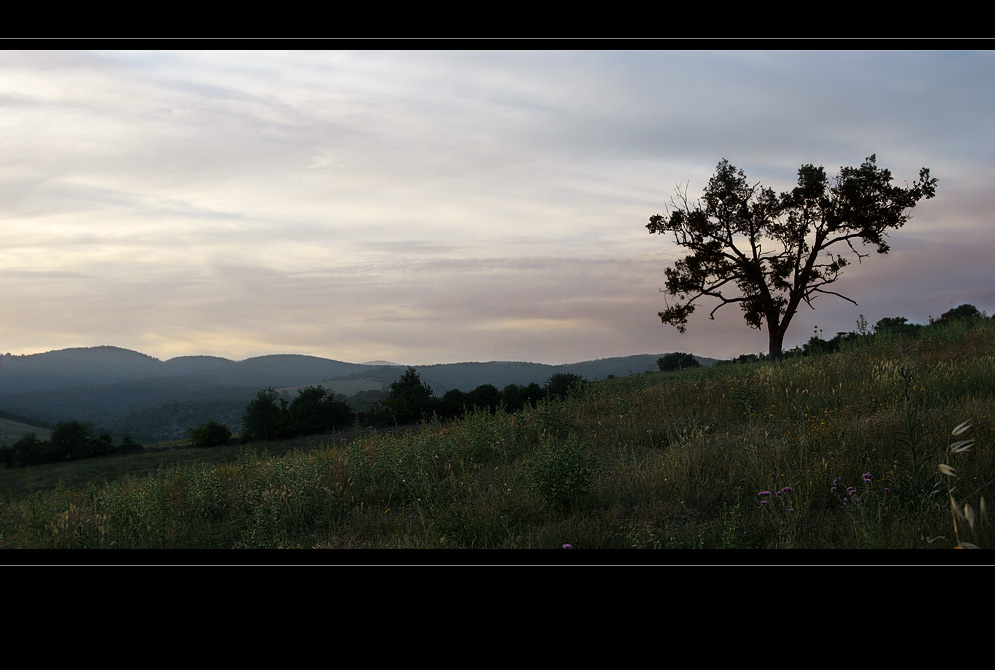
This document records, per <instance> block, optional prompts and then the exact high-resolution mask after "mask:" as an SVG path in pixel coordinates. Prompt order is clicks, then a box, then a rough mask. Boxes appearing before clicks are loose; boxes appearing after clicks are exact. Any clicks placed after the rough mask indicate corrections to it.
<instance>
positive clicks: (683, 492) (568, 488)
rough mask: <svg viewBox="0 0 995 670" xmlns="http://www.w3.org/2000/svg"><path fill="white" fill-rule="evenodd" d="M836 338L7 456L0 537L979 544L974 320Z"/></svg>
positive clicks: (617, 544)
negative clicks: (402, 420)
mask: <svg viewBox="0 0 995 670" xmlns="http://www.w3.org/2000/svg"><path fill="white" fill-rule="evenodd" d="M844 344H846V345H847V346H844V347H841V349H840V351H839V352H837V353H826V354H823V355H818V356H815V355H812V356H801V355H799V356H795V357H789V358H785V359H784V360H782V361H778V362H771V361H763V360H761V361H755V362H752V363H749V364H742V365H725V366H706V367H702V368H701V369H699V370H696V371H695V372H694V373H693V374H680V375H673V374H656V373H650V374H638V375H632V376H629V377H620V378H616V379H610V380H605V381H600V382H598V381H595V382H588V383H587V384H586V387H585V391H584V392H583V393H573V394H568V396H567V398H565V399H550V398H547V399H545V400H543V401H542V402H540V403H538V404H537V405H536V406H535V407H533V406H531V405H529V404H525V405H523V406H522V407H521V408H520V409H518V410H517V411H509V410H508V409H507V408H505V407H499V408H498V409H497V410H494V411H491V410H489V409H478V410H475V411H470V412H468V413H465V414H464V415H463V416H462V417H461V418H459V419H457V420H454V421H444V422H427V423H426V422H423V423H421V424H419V425H412V426H406V427H404V428H403V429H401V430H396V431H395V430H391V432H390V433H386V432H378V431H376V430H370V429H363V430H362V431H359V430H357V432H356V433H355V434H352V435H351V442H349V444H347V445H345V444H343V443H342V441H341V440H342V438H343V437H345V435H336V436H334V437H330V438H328V439H327V440H326V439H319V438H314V439H309V440H307V441H305V440H303V439H300V438H299V439H297V440H294V441H287V442H270V443H268V444H267V445H265V449H266V451H265V452H262V453H260V452H259V451H255V450H253V449H251V448H246V447H244V446H243V447H239V446H236V445H233V446H229V447H224V448H218V449H213V450H210V451H207V452H204V451H202V450H201V451H198V452H197V457H198V458H199V459H200V460H201V461H203V462H200V463H197V464H195V465H190V466H183V467H165V466H163V465H161V463H162V462H161V461H153V462H150V461H149V460H148V458H146V457H148V456H151V455H152V454H135V455H133V456H129V457H123V458H121V459H120V460H118V459H114V462H112V463H107V465H106V468H105V469H103V470H99V469H97V467H98V465H99V464H98V463H89V462H88V463H83V464H71V463H67V462H61V463H55V464H52V465H50V466H47V467H46V468H24V469H20V470H18V471H8V473H7V474H6V475H5V476H4V477H3V478H0V481H3V482H5V483H6V482H10V481H12V480H14V479H19V480H20V479H22V478H23V480H24V484H23V485H21V486H19V487H18V488H17V489H16V492H15V489H14V488H13V487H11V486H7V485H5V486H4V488H3V497H2V498H0V548H156V547H161V548H167V547H168V548H210V549H231V548H296V549H306V548H328V549H331V548H357V549H372V548H376V549H388V548H432V549H435V548H456V547H466V548H471V547H472V548H514V549H532V548H542V549H552V548H559V547H562V546H563V545H565V544H569V545H572V546H573V547H574V549H575V550H582V549H586V548H598V549H613V548H626V549H628V548H637V547H639V548H642V547H645V548H686V549H691V548H734V549H750V548H806V549H834V548H842V549H857V548H915V549H925V548H932V549H936V548H954V547H970V546H972V545H973V546H982V547H990V546H995V539H993V531H992V530H991V528H990V526H989V525H988V524H986V522H985V505H984V502H983V501H984V500H991V499H992V492H993V487H995V482H993V481H992V476H991V473H992V472H993V471H995V450H993V449H992V445H993V444H995V323H993V322H992V321H991V320H989V319H980V320H973V321H970V322H967V321H964V322H961V321H951V322H949V323H948V322H943V323H941V322H939V321H938V322H936V323H933V324H930V325H928V326H925V327H923V328H921V330H920V332H919V334H918V335H917V336H916V337H914V338H913V337H909V338H904V337H899V336H895V335H893V334H888V333H877V334H874V335H871V334H867V336H866V337H863V336H862V337H861V338H857V339H855V340H853V341H852V342H847V343H844ZM503 397H504V393H502V399H503ZM967 421H970V425H971V428H970V430H971V431H972V432H971V434H970V437H971V438H972V439H973V443H972V449H971V451H970V452H968V455H965V451H966V447H967V440H966V439H965V437H964V435H963V434H962V433H964V431H965V430H966V428H965V426H966V423H964V422H967ZM957 424H961V425H959V426H958V428H957V429H955V431H954V433H955V435H953V436H950V437H947V436H948V435H950V426H953V425H957ZM66 432H67V434H68V433H71V432H72V431H68V430H67V431H66ZM949 440H953V442H952V443H951V444H949V445H946V450H944V446H945V445H944V444H943V443H944V442H947V441H949ZM189 451H191V452H192V451H194V450H189ZM162 453H163V454H166V453H169V450H164V451H163V452H162ZM226 453H227V454H228V455H227V456H223V455H224V454H226ZM108 460H109V459H108ZM138 463H141V468H143V469H141V470H135V471H134V472H133V474H127V475H123V476H122V474H121V470H123V469H128V468H131V467H133V466H132V465H130V464H138ZM83 467H86V468H88V469H87V470H86V472H85V473H83V472H82V470H80V469H81V468H83ZM74 473H78V474H76V475H74ZM917 473H918V474H917ZM33 475H36V476H37V478H35V479H31V480H29V479H28V477H29V476H33ZM42 475H45V476H46V477H48V479H44V480H43V479H41V477H42ZM69 475H74V476H69ZM916 477H918V480H919V481H918V484H917V483H916ZM942 477H945V478H946V479H945V480H944V481H946V482H947V484H948V486H947V487H946V488H945V489H944V488H943V487H942V486H940V487H939V488H938V487H937V484H938V483H939V482H940V478H942ZM56 481H62V482H69V481H72V482H80V483H81V484H79V485H77V484H68V483H66V484H62V485H58V486H56V485H55V484H54V482H56ZM32 482H35V484H34V485H32ZM764 500H766V501H767V502H766V503H765V502H763V501H764ZM951 524H953V528H951ZM929 556H930V558H929V559H928V560H935V558H934V557H936V556H939V554H936V553H935V552H931V553H930V554H929ZM222 560H224V559H222ZM305 560H307V559H305ZM720 560H721V559H720ZM732 560H736V559H732ZM792 560H793V559H792ZM801 560H805V559H804V558H802V559H801Z"/></svg>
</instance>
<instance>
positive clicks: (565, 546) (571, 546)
mask: <svg viewBox="0 0 995 670" xmlns="http://www.w3.org/2000/svg"><path fill="white" fill-rule="evenodd" d="M563 548H564V549H573V548H574V546H573V545H572V544H565V545H563Z"/></svg>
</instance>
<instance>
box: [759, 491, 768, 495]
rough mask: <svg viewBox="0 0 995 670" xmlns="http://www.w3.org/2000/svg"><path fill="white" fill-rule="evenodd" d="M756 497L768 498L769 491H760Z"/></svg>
mask: <svg viewBox="0 0 995 670" xmlns="http://www.w3.org/2000/svg"><path fill="white" fill-rule="evenodd" d="M757 495H758V496H769V495H770V491H761V492H760V493H758V494H757Z"/></svg>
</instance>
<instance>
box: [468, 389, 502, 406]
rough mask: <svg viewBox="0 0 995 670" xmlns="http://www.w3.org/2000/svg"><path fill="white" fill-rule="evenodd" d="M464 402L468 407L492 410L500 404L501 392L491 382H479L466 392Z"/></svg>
mask: <svg viewBox="0 0 995 670" xmlns="http://www.w3.org/2000/svg"><path fill="white" fill-rule="evenodd" d="M466 403H467V405H469V406H470V407H475V408H477V409H486V410H490V411H494V410H495V409H497V408H498V405H500V404H501V392H500V391H498V389H497V387H496V386H494V385H493V384H481V385H480V386H478V387H477V388H475V389H473V390H472V391H470V393H468V394H467V397H466Z"/></svg>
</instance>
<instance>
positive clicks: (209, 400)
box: [0, 346, 714, 439]
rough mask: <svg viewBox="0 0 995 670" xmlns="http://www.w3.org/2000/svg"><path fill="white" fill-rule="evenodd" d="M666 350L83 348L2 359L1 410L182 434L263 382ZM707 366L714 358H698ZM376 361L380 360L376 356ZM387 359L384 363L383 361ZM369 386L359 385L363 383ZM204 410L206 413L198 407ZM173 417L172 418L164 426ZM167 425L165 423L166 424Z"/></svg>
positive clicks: (548, 369) (434, 385)
mask: <svg viewBox="0 0 995 670" xmlns="http://www.w3.org/2000/svg"><path fill="white" fill-rule="evenodd" d="M663 355H665V354H635V355H630V356H618V357H610V358H600V359H592V360H589V361H580V362H577V363H565V364H547V363H530V362H525V361H488V362H472V361H468V362H463V363H437V364H432V365H411V366H405V365H399V364H391V363H387V364H381V365H373V364H362V363H347V362H343V361H337V360H334V359H330V358H322V357H319V356H310V355H306V354H267V355H263V356H254V357H251V358H247V359H245V360H243V361H233V360H230V359H226V358H222V357H218V356H180V357H176V358H171V359H168V360H166V361H161V360H159V359H157V358H154V357H152V356H149V355H147V354H143V353H141V352H136V351H133V350H129V349H122V348H120V347H110V346H102V347H76V348H71V349H61V350H56V351H53V352H46V353H43V354H27V355H24V356H13V355H10V354H5V355H3V356H0V410H4V411H7V412H12V413H16V414H19V415H23V416H35V417H38V418H39V419H43V420H45V421H49V422H52V423H56V422H59V421H71V420H78V421H87V422H91V423H93V424H96V425H97V426H110V427H112V428H113V431H112V432H116V433H124V432H128V433H131V434H132V435H133V436H135V437H141V438H152V439H176V437H177V435H176V433H177V430H180V431H181V432H182V430H185V429H186V428H190V427H193V426H195V425H198V424H199V423H202V422H204V421H207V420H209V419H212V418H214V415H211V414H210V412H215V413H217V412H223V413H224V414H225V416H227V417H229V422H232V421H234V422H236V423H237V421H238V418H239V417H240V415H241V409H242V408H244V406H245V404H247V403H248V402H249V401H250V400H251V399H252V398H253V397H254V396H255V394H256V393H257V392H258V391H260V390H262V389H265V388H269V387H272V388H276V389H288V393H292V390H293V389H296V388H301V387H304V386H311V385H315V386H316V385H322V384H323V385H325V387H326V388H327V389H329V390H332V391H335V392H340V393H343V394H345V395H347V396H349V395H350V394H351V393H356V392H357V391H356V390H355V389H366V390H370V389H372V390H376V389H377V388H378V387H379V389H380V390H381V391H386V390H387V388H388V386H389V385H390V384H391V383H393V382H394V381H396V380H397V379H398V378H399V377H400V376H401V375H402V374H404V371H405V370H406V369H407V368H408V367H412V368H414V369H415V370H416V371H417V372H418V374H419V376H420V378H421V379H422V381H423V382H424V383H425V384H427V385H428V386H429V387H430V388H431V389H432V391H433V393H435V394H436V395H438V396H440V397H441V396H442V395H443V394H444V393H446V392H447V391H449V390H452V389H458V390H461V391H471V390H473V389H474V388H476V387H478V386H481V385H484V384H492V385H493V386H495V387H497V388H498V389H499V390H500V389H502V388H504V387H505V386H507V385H508V384H518V385H521V386H525V385H528V384H530V383H532V382H536V383H539V384H540V385H542V384H545V383H546V382H547V381H548V380H549V378H550V377H551V376H552V375H553V374H557V373H569V374H577V375H580V376H582V377H584V378H585V379H590V380H594V379H604V378H606V377H608V376H618V377H621V376H626V375H629V374H638V373H643V372H648V371H654V370H657V369H658V368H657V365H656V361H657V360H658V359H659V358H660V357H661V356H663ZM696 358H698V360H699V361H700V362H701V363H702V364H705V365H708V364H710V363H712V362H714V360H713V359H707V358H701V357H696ZM371 363H381V362H380V361H372V362H371ZM384 363H386V362H384ZM360 382H361V383H360ZM181 410H182V412H183V414H182V415H183V416H184V420H185V421H188V422H191V423H189V425H184V426H183V427H182V428H177V427H176V426H175V425H174V424H175V421H174V422H173V423H172V424H169V425H170V427H169V429H168V432H167V429H166V428H165V427H162V428H160V429H153V428H149V427H148V426H146V425H140V422H141V417H142V416H143V415H149V414H151V413H158V414H161V415H168V414H170V413H171V412H172V414H173V415H177V414H178V413H179V412H180V411H181ZM198 411H199V412H200V413H198ZM166 423H169V422H166ZM164 425H165V424H164Z"/></svg>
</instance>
